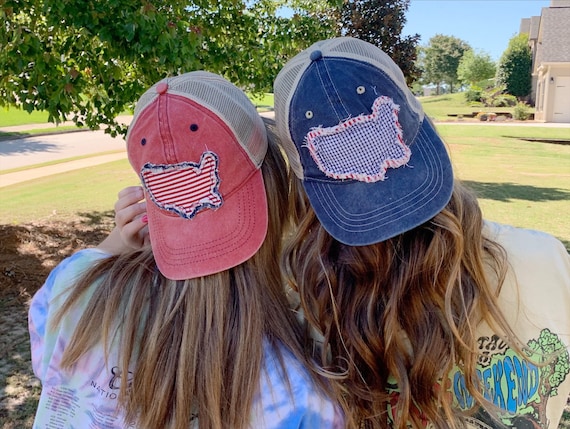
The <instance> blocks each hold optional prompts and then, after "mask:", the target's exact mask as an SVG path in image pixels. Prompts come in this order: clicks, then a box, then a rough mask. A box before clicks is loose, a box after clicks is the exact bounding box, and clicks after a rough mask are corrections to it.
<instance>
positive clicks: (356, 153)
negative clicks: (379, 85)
mask: <svg viewBox="0 0 570 429" xmlns="http://www.w3.org/2000/svg"><path fill="white" fill-rule="evenodd" d="M399 111H400V106H398V105H397V104H395V103H394V102H393V100H392V99H391V98H390V97H386V96H380V97H378V98H376V100H374V103H373V105H372V113H370V114H368V115H365V114H363V115H359V116H356V117H354V118H349V119H347V120H345V121H343V122H341V123H340V124H338V125H335V126H333V127H328V128H322V127H316V128H313V129H312V130H311V131H309V133H308V134H307V136H306V138H305V144H306V147H307V148H308V150H309V152H310V154H311V157H312V158H313V160H314V161H315V163H316V165H317V167H318V168H319V170H321V171H322V172H323V173H324V174H325V175H326V176H328V177H332V178H334V179H353V180H358V181H361V182H377V181H379V180H384V179H385V175H386V170H387V169H388V168H398V167H400V166H402V165H405V164H407V162H408V161H409V160H410V156H411V151H410V148H409V147H408V146H406V144H405V143H404V139H403V137H402V127H401V125H400V122H399V121H398V113H399Z"/></svg>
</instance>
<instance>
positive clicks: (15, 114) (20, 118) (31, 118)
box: [0, 107, 48, 127]
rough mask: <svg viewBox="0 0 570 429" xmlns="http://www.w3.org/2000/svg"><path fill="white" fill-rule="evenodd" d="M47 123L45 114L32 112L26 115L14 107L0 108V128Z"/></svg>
mask: <svg viewBox="0 0 570 429" xmlns="http://www.w3.org/2000/svg"><path fill="white" fill-rule="evenodd" d="M47 122H48V114H47V112H38V111H34V112H32V113H28V112H26V111H24V110H22V109H18V108H16V107H0V127H11V126H14V125H27V124H45V123H47Z"/></svg>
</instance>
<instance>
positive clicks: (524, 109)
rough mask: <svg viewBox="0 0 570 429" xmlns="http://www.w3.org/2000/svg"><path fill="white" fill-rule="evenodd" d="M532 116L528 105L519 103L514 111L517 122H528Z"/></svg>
mask: <svg viewBox="0 0 570 429" xmlns="http://www.w3.org/2000/svg"><path fill="white" fill-rule="evenodd" d="M529 116H530V108H529V106H528V104H526V103H523V102H519V103H517V105H516V106H515V108H514V110H513V118H515V119H516V120H517V121H526V120H527V119H528V118H529Z"/></svg>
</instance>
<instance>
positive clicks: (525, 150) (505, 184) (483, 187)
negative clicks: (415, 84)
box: [0, 124, 570, 249]
mask: <svg viewBox="0 0 570 429" xmlns="http://www.w3.org/2000/svg"><path fill="white" fill-rule="evenodd" d="M438 130H439V132H440V133H441V135H442V136H443V138H444V140H445V141H446V142H447V144H448V146H449V150H450V153H451V157H452V162H453V164H454V167H455V171H456V175H457V176H458V177H459V178H460V179H462V180H464V181H466V182H467V183H468V184H469V185H470V186H471V187H472V188H473V189H475V191H476V192H477V193H478V195H479V197H480V202H481V206H482V209H483V212H484V214H485V217H486V218H488V219H490V220H494V221H498V222H503V223H509V224H512V225H515V226H520V227H526V228H533V229H540V230H544V231H546V232H549V233H551V234H553V235H555V236H556V237H558V238H559V239H560V240H562V241H563V242H564V244H565V245H566V247H567V248H568V249H570V229H569V228H568V225H569V224H570V170H569V168H568V166H569V165H570V145H562V144H552V143H541V142H535V141H527V140H523V139H532V138H542V139H547V140H550V139H557V138H563V137H564V136H567V135H568V129H567V128H566V129H557V128H542V127H518V128H517V127H511V126H505V127H500V126H485V125H465V126H461V125H446V124H438ZM137 182H138V179H137V177H136V175H135V174H134V173H133V172H132V170H131V167H130V166H129V164H128V162H127V161H126V160H124V161H115V162H112V163H109V164H104V165H102V166H96V167H90V168H86V169H83V170H79V171H72V172H67V173H61V174H57V175H54V176H50V177H46V178H41V179H37V180H33V181H29V182H24V183H21V184H17V185H13V186H10V187H7V188H2V200H3V204H2V205H0V223H2V224H18V223H25V222H30V221H36V222H37V221H41V220H42V219H53V218H57V219H62V220H63V219H66V218H69V217H72V216H75V215H76V214H77V213H90V212H106V211H109V210H112V209H113V204H114V202H115V199H116V195H117V192H118V191H119V190H120V189H122V188H123V187H125V186H129V185H133V184H136V183H137Z"/></svg>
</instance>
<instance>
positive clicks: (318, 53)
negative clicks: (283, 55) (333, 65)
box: [309, 50, 323, 61]
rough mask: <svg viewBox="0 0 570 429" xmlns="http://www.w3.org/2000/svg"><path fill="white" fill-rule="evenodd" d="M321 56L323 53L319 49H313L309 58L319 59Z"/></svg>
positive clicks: (312, 59)
mask: <svg viewBox="0 0 570 429" xmlns="http://www.w3.org/2000/svg"><path fill="white" fill-rule="evenodd" d="M322 57H323V53H322V52H321V51H319V50H316V51H313V52H311V55H309V58H310V59H311V61H317V60H320V59H321V58H322Z"/></svg>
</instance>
